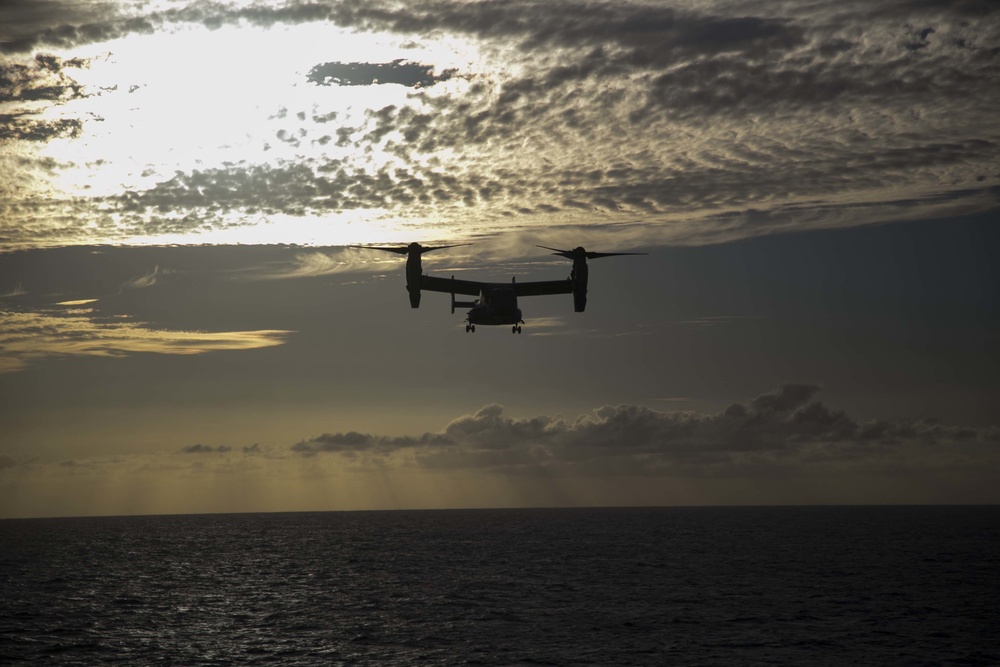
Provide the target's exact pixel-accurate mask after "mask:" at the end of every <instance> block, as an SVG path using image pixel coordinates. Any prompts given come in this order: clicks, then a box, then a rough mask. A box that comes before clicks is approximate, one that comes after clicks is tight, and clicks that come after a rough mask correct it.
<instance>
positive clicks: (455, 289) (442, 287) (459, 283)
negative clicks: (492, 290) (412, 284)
mask: <svg viewBox="0 0 1000 667" xmlns="http://www.w3.org/2000/svg"><path fill="white" fill-rule="evenodd" d="M484 287H485V288H488V287H490V283H481V282H478V281H476V280H455V279H454V278H438V277H436V276H420V289H422V290H427V291H428V292H444V293H445V294H451V293H454V294H465V295H466V296H479V294H480V292H482V291H483V288H484Z"/></svg>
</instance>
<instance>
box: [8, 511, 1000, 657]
mask: <svg viewBox="0 0 1000 667" xmlns="http://www.w3.org/2000/svg"><path fill="white" fill-rule="evenodd" d="M112 663H119V664H127V665H154V664H155V665H254V664H268V665H271V664H274V665H414V664H418V665H601V666H604V665H607V666H610V665H850V664H851V663H854V664H862V665H998V664H1000V507H785V508H777V507H745V508H733V507H729V508H641V509H640V508H635V509H534V510H531V509H510V510H442V511H391V512H322V513H289V514H229V515H192V516H146V517H109V518H74V519H12V520H3V521H0V664H5V665H6V664H32V665H35V664H39V665H42V664H44V665H101V664H112Z"/></svg>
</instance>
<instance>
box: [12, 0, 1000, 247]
mask: <svg viewBox="0 0 1000 667" xmlns="http://www.w3.org/2000/svg"><path fill="white" fill-rule="evenodd" d="M46 8H47V9H51V10H52V12H51V13H50V14H46V12H45V11H44V10H42V11H39V12H36V13H33V14H30V15H29V14H28V13H27V12H18V11H17V10H16V9H15V10H9V11H11V12H12V13H11V16H12V18H14V19H18V18H19V19H20V20H12V21H11V22H10V26H11V27H9V28H8V29H7V30H8V32H9V33H10V34H9V35H8V36H7V37H6V41H5V46H4V50H5V51H6V52H7V54H8V55H7V56H6V57H5V59H4V60H3V63H2V73H0V101H2V102H3V108H6V109H7V111H3V110H2V108H0V113H5V114H6V116H5V117H6V118H7V119H8V121H9V122H8V123H6V125H7V127H8V129H7V135H8V139H10V140H12V141H15V142H17V143H18V144H22V145H29V146H30V145H38V144H44V143H45V142H46V141H48V140H49V139H56V138H62V139H66V138H71V137H80V138H81V139H83V140H85V139H86V137H88V136H90V135H89V134H88V133H89V132H90V131H91V130H90V129H88V128H97V127H98V125H97V123H98V122H99V121H97V120H96V119H95V118H94V116H93V115H91V116H87V115H86V114H83V115H81V114H79V113H76V112H73V111H72V109H74V108H77V106H79V108H80V109H81V110H82V109H84V108H85V107H84V106H83V104H84V103H86V102H87V101H88V99H87V98H90V97H93V96H102V97H103V98H104V99H103V101H104V102H108V103H110V102H111V101H112V100H120V101H121V103H122V104H130V105H133V106H134V105H136V104H138V103H140V101H141V99H142V98H141V95H139V93H137V95H139V96H137V97H135V98H134V99H132V96H131V95H129V94H127V93H125V90H126V87H127V86H128V89H129V90H133V89H134V88H133V87H132V86H141V85H142V82H141V81H138V80H130V81H128V82H126V81H111V80H108V81H104V82H97V81H95V82H94V83H92V84H91V85H90V86H83V85H82V84H79V83H77V82H76V80H75V79H74V78H73V77H74V75H73V71H75V70H74V68H76V69H77V70H79V69H80V68H82V67H83V66H84V64H85V63H87V62H89V61H88V60H87V59H86V58H84V57H83V56H76V55H73V54H74V53H75V52H76V50H81V49H84V47H85V46H87V45H93V44H104V43H108V42H109V40H113V39H119V38H122V37H126V36H135V37H142V36H146V35H154V34H155V35H163V36H165V37H166V38H168V39H169V38H173V37H172V36H177V35H182V34H183V35H189V34H197V31H198V30H202V31H214V34H215V35H218V40H219V44H220V45H221V46H222V47H223V48H224V47H225V42H224V41H223V38H224V36H225V35H228V34H230V33H229V32H227V31H236V30H244V31H251V30H259V29H263V28H271V27H273V28H275V29H277V28H281V29H283V30H287V31H291V32H289V34H292V35H294V34H297V33H295V32H294V31H295V30H303V29H306V28H312V27H315V26H327V27H328V29H329V30H330V31H331V32H333V31H346V33H345V34H351V35H360V36H365V37H366V38H368V39H370V40H372V44H375V43H379V44H395V45H396V46H395V47H392V48H389V47H386V48H387V49H388V51H385V52H390V51H393V49H395V51H393V52H394V53H398V54H399V57H397V58H391V57H390V58H386V57H382V56H380V57H378V58H371V57H369V58H368V59H364V58H361V57H358V58H355V59H349V58H348V59H326V60H319V61H317V62H313V63H311V65H310V68H307V69H306V70H305V71H291V70H290V71H288V72H286V73H285V77H286V78H285V81H286V82H287V86H288V88H286V89H282V90H265V89H264V88H263V84H262V85H261V89H260V90H259V91H258V92H259V94H260V98H259V104H260V105H261V114H262V116H261V117H260V118H254V119H253V121H252V123H251V121H250V118H247V119H246V121H244V122H245V123H246V126H245V128H244V129H245V134H247V135H248V136H249V137H250V138H249V143H248V144H246V145H245V146H244V147H243V149H241V150H243V152H242V153H241V154H240V156H239V158H238V159H237V156H236V155H233V157H232V158H230V159H225V158H224V159H221V160H217V161H209V162H208V163H206V164H204V165H203V166H198V165H195V164H185V163H179V164H177V165H176V166H173V167H170V168H161V167H158V166H157V165H155V164H153V165H150V166H149V167H148V168H147V169H146V170H144V173H146V174H147V176H145V177H142V178H140V177H139V176H140V175H139V174H133V176H131V177H129V176H127V175H126V177H125V182H124V183H123V184H122V187H120V188H118V190H117V191H114V189H113V188H112V189H111V191H107V192H105V193H103V194H100V195H84V196H82V197H67V196H60V194H59V193H58V192H53V193H51V194H52V195H53V196H52V197H49V198H46V199H45V200H37V199H30V198H27V197H24V196H23V194H24V193H21V192H14V193H12V196H11V197H9V199H8V203H7V206H6V211H5V212H6V214H7V215H6V216H5V218H6V219H7V220H9V221H10V222H8V223H6V226H5V227H4V235H5V237H6V238H5V240H6V241H7V242H8V243H11V244H33V243H34V244H37V243H42V242H51V241H52V240H56V241H58V240H65V239H69V238H73V237H74V235H76V236H77V237H79V236H80V235H83V236H85V237H86V236H88V235H89V238H91V239H94V238H95V237H97V238H101V239H107V238H111V239H120V240H126V239H133V238H137V237H143V236H150V235H152V236H156V235H163V234H173V235H181V236H183V235H185V234H194V233H199V232H201V233H204V232H205V231H208V230H217V229H220V228H222V227H224V226H233V225H236V226H240V225H243V226H247V227H253V226H255V225H258V224H260V221H261V219H262V218H264V219H267V218H280V217H282V216H290V217H294V218H301V219H305V220H314V221H315V226H316V229H317V230H318V231H317V234H321V233H322V232H321V230H322V229H323V228H324V226H325V225H328V224H330V223H329V217H330V216H341V215H350V216H352V218H351V219H353V220H357V221H362V222H365V221H367V222H373V221H375V220H379V219H384V218H390V219H394V220H401V221H405V223H406V224H407V225H409V229H411V230H412V229H414V228H416V229H420V230H422V231H420V232H419V233H420V234H421V235H422V236H424V237H427V236H436V237H444V236H456V235H467V234H474V233H492V232H495V231H497V230H500V229H510V228H529V229H530V228H532V227H535V226H538V225H545V226H551V225H553V224H583V225H590V226H598V225H603V224H608V223H623V222H631V223H641V224H642V227H641V228H640V230H641V231H642V234H643V235H644V241H645V242H647V243H653V242H661V241H670V242H685V243H702V242H706V241H718V240H727V239H731V238H739V237H745V236H752V235H755V234H760V233H767V232H771V231H776V230H783V229H795V228H804V227H816V226H842V225H850V224H860V223H864V222H873V221H882V220H887V219H896V218H900V217H904V216H908V217H913V216H923V215H934V214H940V213H941V212H942V211H969V210H979V209H983V208H989V207H996V206H997V200H998V187H1000V172H998V171H997V168H996V161H995V159H994V155H995V154H996V153H997V149H998V144H1000V128H998V126H997V123H996V121H995V109H996V107H997V103H998V101H1000V99H998V96H1000V93H997V92H996V91H998V90H1000V75H998V74H997V72H998V71H1000V68H998V67H997V62H998V59H1000V51H998V48H997V47H996V44H997V43H1000V21H998V20H997V18H998V17H1000V10H998V9H997V8H996V5H995V4H994V3H989V2H975V1H972V2H965V3H940V4H935V3H923V2H896V3H889V4H885V3H882V4H879V5H874V6H873V5H870V4H868V3H862V2H855V3H848V4H846V5H845V4H844V3H842V2H819V3H810V5H809V6H808V7H805V6H801V5H797V4H794V3H791V4H789V3H782V2H778V1H774V2H759V3H752V4H750V5H747V4H745V3H729V2H724V1H716V2H704V3H691V4H689V5H686V6H683V7H675V6H669V5H667V4H665V3H657V2H651V3H626V4H622V3H585V4H583V3H579V2H574V1H569V0H561V1H557V2H546V3H514V4H504V3H499V4H497V3H460V2H444V1H437V0H435V1H425V2H417V3H406V4H404V5H397V4H388V3H387V4H383V3H378V2H375V3H371V2H363V3H362V2H352V1H346V2H315V3H308V4H299V3H289V4H288V5H281V6H273V7H259V6H250V7H246V6H229V5H226V4H224V3H209V2H191V3H187V4H184V5H180V6H177V7H174V8H171V9H168V10H156V11H149V12H146V11H145V10H142V9H141V7H140V6H138V5H137V6H136V7H135V8H133V9H132V10H131V11H126V12H124V13H120V14H114V15H112V14H110V13H109V14H107V15H104V14H103V13H102V11H101V8H102V6H101V5H95V6H93V7H92V8H91V9H90V10H89V11H88V13H87V14H86V15H85V16H84V15H74V13H73V12H70V13H68V14H66V18H63V17H61V16H60V17H59V18H57V12H56V10H57V9H61V8H62V6H61V3H52V4H51V5H47V6H46ZM76 11H77V12H80V11H82V10H79V8H78V9H77V10H76ZM185 31H186V32H185ZM191 31H195V32H194V33H192V32H191ZM269 34H270V35H271V36H272V37H271V38H272V39H274V38H275V37H274V35H276V34H277V33H276V32H272V33H268V32H262V33H261V36H262V39H266V38H267V36H268V35H269ZM178 44H180V43H179V42H178ZM457 45H465V48H467V49H469V50H470V52H471V50H473V49H474V50H475V53H476V54H477V55H476V56H475V57H474V58H472V57H470V59H468V60H466V61H464V62H463V63H462V66H461V67H455V66H454V62H455V61H448V62H446V61H445V60H444V59H443V58H442V59H441V60H440V61H438V62H435V61H434V54H435V53H440V51H434V49H441V48H446V47H454V48H458V46H457ZM46 48H48V49H61V50H62V53H63V54H64V55H61V56H55V55H46V54H43V53H41V52H39V51H38V50H39V49H46ZM407 49H409V50H410V51H411V52H412V53H413V55H414V56H418V57H408V56H406V52H407ZM81 53H82V51H81ZM227 62H232V63H233V65H232V67H233V68H239V67H240V65H239V61H238V60H232V61H227ZM139 65H140V69H139V70H138V71H140V72H141V63H140V64H139ZM245 67H251V65H249V64H247V65H245ZM80 71H81V72H83V71H84V70H80ZM230 72H231V74H234V75H235V74H237V72H234V71H232V70H230ZM136 76H139V75H136ZM190 76H191V77H192V85H191V87H190V88H191V90H198V91H206V92H201V93H199V95H200V96H197V97H192V98H191V99H190V101H189V104H190V105H191V107H192V108H196V109H197V110H198V113H199V114H202V115H203V116H204V117H205V118H206V120H207V119H209V118H210V116H211V114H212V113H213V108H216V107H219V106H220V105H219V104H218V103H219V102H221V101H223V100H214V99H212V98H211V94H210V92H207V91H210V90H211V86H210V84H209V87H208V88H206V87H205V86H203V85H200V84H197V83H196V81H195V77H197V76H199V74H198V73H197V72H193V71H192V72H191V73H190ZM77 78H79V77H77ZM308 82H313V83H318V84H326V85H314V86H307V87H306V88H303V87H302V84H307V83H308ZM220 83H222V81H221V80H220ZM130 84H131V85H130ZM331 84H336V85H331ZM376 84H377V85H376ZM385 84H397V85H395V86H393V85H385ZM114 86H118V87H117V88H114ZM375 88H385V89H388V88H399V89H401V92H399V93H398V94H397V93H385V95H390V97H386V96H385V95H382V96H381V97H379V96H374V97H372V96H369V97H355V98H350V100H351V101H350V102H349V103H348V104H346V105H345V104H344V100H346V99H347V98H344V97H343V96H342V95H341V96H340V97H338V95H339V94H340V91H345V90H347V89H357V90H359V91H362V89H364V91H367V92H365V95H368V93H370V92H373V90H368V89H375ZM143 91H145V89H142V91H140V92H143ZM145 92H148V91H145ZM250 92H253V91H248V90H246V89H245V88H244V89H243V90H242V93H250ZM242 93H241V94H242ZM352 94H353V93H352ZM358 94H359V95H360V94H361V93H360V92H359V93H358ZM276 96H277V98H278V99H282V100H285V101H284V103H282V104H281V108H280V109H276V108H275V107H276V106H277V104H276V101H275V99H276ZM245 106H246V105H244V107H245ZM44 108H47V109H49V111H48V112H46V113H43V111H44ZM55 109H58V110H59V111H58V112H55V113H54V112H53V110H55ZM265 116H266V118H265ZM268 119H269V120H268ZM265 121H266V122H265ZM107 122H111V121H110V120H109V121H107ZM251 126H252V129H251ZM94 131H97V130H96V129H95V130H94ZM234 136H235V135H234ZM226 146H229V148H225V146H220V150H221V154H223V155H225V154H227V151H228V152H231V149H232V145H231V144H226ZM223 149H224V150H223ZM179 150H180V148H179V147H178V151H179ZM175 157H176V155H175ZM24 159H25V160H27V161H26V162H22V163H20V166H19V167H17V171H18V172H19V173H21V174H24V173H26V169H28V168H29V167H30V169H29V171H30V172H32V173H35V172H37V173H41V172H44V171H46V169H43V168H42V166H41V163H37V164H36V163H33V162H31V158H24ZM95 159H100V158H98V157H96V156H95ZM107 159H110V158H107ZM171 159H173V158H171ZM212 162H214V163H212ZM33 165H34V166H33ZM12 166H13V165H12ZM72 166H73V165H70V164H69V163H68V162H64V163H62V164H59V165H52V166H50V167H49V168H48V170H49V171H51V170H52V169H56V170H57V171H60V170H63V169H68V168H71V167H72ZM77 166H78V165H77ZM25 178H26V177H25ZM29 180H30V179H29ZM129 181H131V183H129ZM67 213H71V214H72V219H73V220H76V219H80V220H83V221H85V224H86V226H87V227H86V229H87V231H84V230H83V229H82V228H81V227H82V225H78V224H75V223H72V222H70V220H69V218H67V217H66V216H67ZM30 218H34V219H37V218H41V219H43V220H46V221H48V222H47V223H46V224H45V225H44V226H42V229H38V226H37V225H36V226H35V227H34V228H33V227H32V226H30V225H28V226H25V225H21V224H18V223H19V222H21V221H24V220H27V219H30ZM372 229H374V228H372ZM361 235H362V236H363V230H362V234H361ZM289 240H297V239H289ZM351 240H356V241H360V240H367V239H365V238H358V239H351Z"/></svg>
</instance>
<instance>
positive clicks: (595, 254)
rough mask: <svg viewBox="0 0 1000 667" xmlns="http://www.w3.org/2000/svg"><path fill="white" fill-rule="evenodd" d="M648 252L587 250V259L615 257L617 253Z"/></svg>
mask: <svg viewBox="0 0 1000 667" xmlns="http://www.w3.org/2000/svg"><path fill="white" fill-rule="evenodd" d="M648 254H649V253H648V252H588V253H587V259H600V258H601V257H617V256H618V255H648Z"/></svg>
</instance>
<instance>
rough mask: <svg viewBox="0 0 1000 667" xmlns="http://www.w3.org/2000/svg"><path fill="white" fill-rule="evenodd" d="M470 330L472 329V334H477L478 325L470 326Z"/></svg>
mask: <svg viewBox="0 0 1000 667" xmlns="http://www.w3.org/2000/svg"><path fill="white" fill-rule="evenodd" d="M469 328H470V329H472V333H476V325H475V324H470V325H469Z"/></svg>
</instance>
